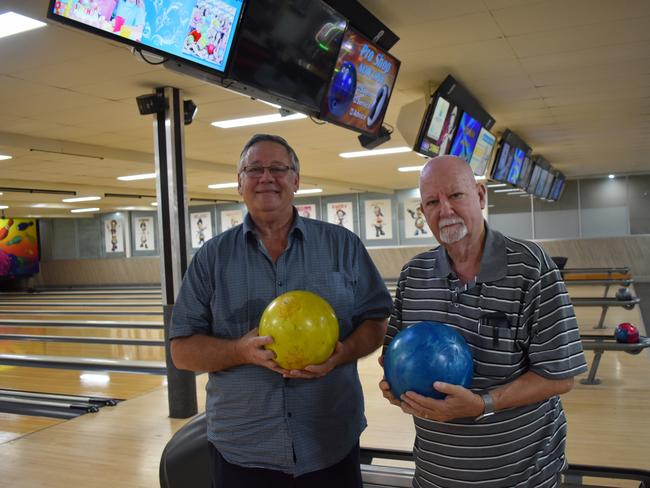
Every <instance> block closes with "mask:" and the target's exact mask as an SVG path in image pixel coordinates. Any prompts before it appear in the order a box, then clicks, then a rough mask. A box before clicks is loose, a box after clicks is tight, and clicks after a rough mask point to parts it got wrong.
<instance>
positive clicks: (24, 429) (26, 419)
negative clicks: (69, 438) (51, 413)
mask: <svg viewBox="0 0 650 488" xmlns="http://www.w3.org/2000/svg"><path fill="white" fill-rule="evenodd" d="M61 422H64V420H63V419H53V418H48V417H35V416H32V415H17V414H15V413H3V412H0V444H2V443H3V442H9V441H13V440H14V439H18V438H19V437H22V436H24V435H25V434H29V433H31V432H36V431H37V430H41V429H45V428H47V427H51V426H52V425H56V424H59V423H61Z"/></svg>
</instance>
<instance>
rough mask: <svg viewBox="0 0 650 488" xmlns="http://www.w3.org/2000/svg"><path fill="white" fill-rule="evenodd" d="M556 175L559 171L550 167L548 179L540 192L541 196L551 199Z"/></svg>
mask: <svg viewBox="0 0 650 488" xmlns="http://www.w3.org/2000/svg"><path fill="white" fill-rule="evenodd" d="M556 175H557V171H555V170H553V169H550V170H549V171H548V174H547V175H546V181H545V182H544V186H543V187H542V191H541V193H540V198H546V199H549V197H550V195H551V188H553V183H554V182H555V177H556Z"/></svg>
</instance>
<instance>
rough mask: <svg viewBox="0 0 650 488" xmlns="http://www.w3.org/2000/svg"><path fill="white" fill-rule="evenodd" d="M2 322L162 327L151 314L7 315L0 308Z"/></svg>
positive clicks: (155, 316)
mask: <svg viewBox="0 0 650 488" xmlns="http://www.w3.org/2000/svg"><path fill="white" fill-rule="evenodd" d="M4 320H38V321H43V322H45V321H48V322H49V321H61V322H69V321H73V322H77V321H91V322H98V321H111V322H115V321H128V322H146V323H152V322H156V323H159V324H160V325H161V326H162V316H161V315H160V314H151V315H133V316H128V315H119V316H118V315H102V314H101V313H85V314H84V313H80V314H69V315H66V314H65V313H60V314H47V313H29V312H24V313H20V314H9V313H2V309H1V308H0V324H2V323H3V321H4Z"/></svg>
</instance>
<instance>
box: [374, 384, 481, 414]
mask: <svg viewBox="0 0 650 488" xmlns="http://www.w3.org/2000/svg"><path fill="white" fill-rule="evenodd" d="M433 387H434V388H435V389H436V390H437V391H439V392H440V393H444V394H446V395H447V396H446V397H445V398H444V399H443V400H436V399H434V398H429V397H425V396H423V395H419V394H417V393H415V392H413V391H407V392H406V393H404V394H403V395H402V398H401V399H402V404H401V407H402V410H403V411H404V412H405V413H409V414H411V415H415V416H416V417H421V418H424V419H428V420H437V421H438V422H447V421H449V420H454V419H459V418H464V417H478V416H479V415H480V414H481V413H483V409H484V405H483V400H482V399H481V397H480V396H479V395H477V394H476V393H472V392H471V391H470V390H468V389H467V388H463V387H462V386H458V385H450V384H449V383H443V382H442V381H436V382H435V383H434V384H433ZM384 396H386V395H384ZM391 403H392V402H391Z"/></svg>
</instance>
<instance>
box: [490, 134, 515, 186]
mask: <svg viewBox="0 0 650 488" xmlns="http://www.w3.org/2000/svg"><path fill="white" fill-rule="evenodd" d="M514 152H515V148H514V147H511V146H510V144H508V143H507V142H505V141H503V140H501V144H500V146H499V149H498V150H497V155H496V159H495V163H494V167H493V168H492V179H493V180H496V181H500V182H502V183H507V180H506V177H507V176H508V170H509V169H510V163H512V158H513V157H514Z"/></svg>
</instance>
